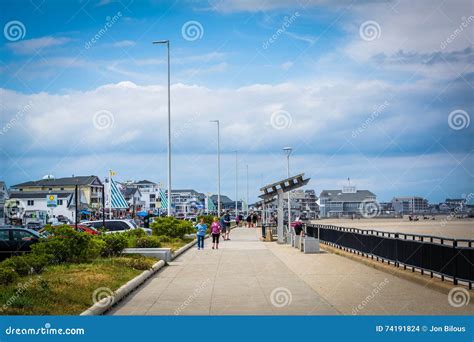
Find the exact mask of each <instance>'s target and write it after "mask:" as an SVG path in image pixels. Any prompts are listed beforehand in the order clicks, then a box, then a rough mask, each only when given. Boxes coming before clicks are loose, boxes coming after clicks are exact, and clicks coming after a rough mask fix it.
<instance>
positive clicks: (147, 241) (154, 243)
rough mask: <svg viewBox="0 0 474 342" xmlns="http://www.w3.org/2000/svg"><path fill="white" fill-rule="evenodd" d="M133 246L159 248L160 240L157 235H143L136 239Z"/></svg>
mask: <svg viewBox="0 0 474 342" xmlns="http://www.w3.org/2000/svg"><path fill="white" fill-rule="evenodd" d="M133 247H135V248H159V247H161V241H160V239H159V238H158V237H157V236H144V237H141V238H138V239H137V240H136V243H135V246H133Z"/></svg>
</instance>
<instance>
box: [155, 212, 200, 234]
mask: <svg viewBox="0 0 474 342" xmlns="http://www.w3.org/2000/svg"><path fill="white" fill-rule="evenodd" d="M151 228H152V229H153V235H158V236H159V235H167V236H169V237H178V238H181V237H183V235H184V234H191V233H194V232H195V230H194V227H193V224H192V222H190V221H185V220H178V219H176V218H174V217H157V218H155V221H154V222H153V223H152V224H151Z"/></svg>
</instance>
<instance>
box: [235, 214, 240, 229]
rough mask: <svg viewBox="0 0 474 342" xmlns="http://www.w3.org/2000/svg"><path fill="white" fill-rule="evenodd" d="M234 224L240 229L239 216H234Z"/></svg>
mask: <svg viewBox="0 0 474 342" xmlns="http://www.w3.org/2000/svg"><path fill="white" fill-rule="evenodd" d="M235 224H236V225H237V227H240V215H235Z"/></svg>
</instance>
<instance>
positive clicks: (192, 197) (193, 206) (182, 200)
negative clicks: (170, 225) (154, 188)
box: [166, 189, 206, 215]
mask: <svg viewBox="0 0 474 342" xmlns="http://www.w3.org/2000/svg"><path fill="white" fill-rule="evenodd" d="M166 194H168V192H167V191H166ZM205 200H206V195H204V194H203V193H201V192H197V191H196V190H193V189H183V190H172V191H171V204H172V206H173V209H174V212H175V214H184V215H186V214H197V213H199V212H201V211H203V210H204V203H205Z"/></svg>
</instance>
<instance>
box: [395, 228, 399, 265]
mask: <svg viewBox="0 0 474 342" xmlns="http://www.w3.org/2000/svg"><path fill="white" fill-rule="evenodd" d="M395 266H397V267H398V266H399V262H398V233H395Z"/></svg>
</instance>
